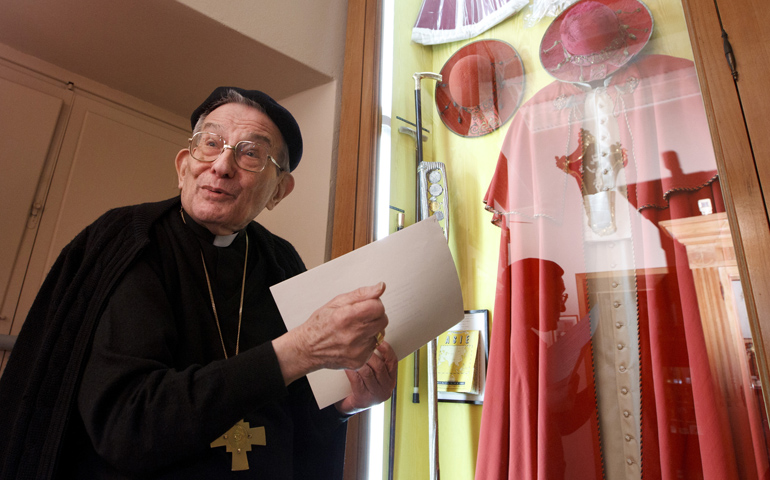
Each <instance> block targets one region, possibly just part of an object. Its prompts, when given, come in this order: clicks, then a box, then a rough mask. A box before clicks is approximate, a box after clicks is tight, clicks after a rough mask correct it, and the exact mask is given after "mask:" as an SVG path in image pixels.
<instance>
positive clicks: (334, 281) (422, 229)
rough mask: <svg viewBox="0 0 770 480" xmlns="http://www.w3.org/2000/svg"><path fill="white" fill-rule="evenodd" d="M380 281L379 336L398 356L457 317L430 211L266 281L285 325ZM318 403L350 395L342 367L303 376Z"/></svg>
mask: <svg viewBox="0 0 770 480" xmlns="http://www.w3.org/2000/svg"><path fill="white" fill-rule="evenodd" d="M381 281H382V282H385V285H386V288H385V293H383V295H382V297H381V300H382V303H383V305H384V306H385V313H386V314H387V315H388V320H389V323H388V327H387V328H386V330H385V340H386V341H387V342H388V343H390V345H391V346H392V347H393V350H395V352H396V355H397V356H398V359H399V360H401V359H402V358H404V357H406V356H407V355H409V354H410V353H412V352H414V351H415V350H417V349H418V348H420V347H421V346H423V345H425V344H426V343H428V342H429V341H430V340H431V339H433V338H436V337H437V336H439V335H440V334H441V333H443V332H445V331H446V330H448V329H449V328H450V327H452V326H453V325H455V324H456V323H458V322H459V321H460V320H462V319H463V316H464V312H463V299H462V291H461V289H460V281H459V279H458V276H457V270H456V268H455V264H454V261H453V260H452V254H451V252H450V251H449V246H448V245H447V242H446V238H445V237H444V233H443V231H442V229H441V227H440V226H439V224H438V222H437V221H436V219H435V218H433V217H431V218H428V219H426V220H423V221H421V222H418V223H416V224H414V225H411V226H409V227H407V228H405V229H403V230H401V231H399V232H396V233H393V234H391V235H389V236H387V237H385V238H384V239H382V240H379V241H377V242H374V243H371V244H369V245H366V246H364V247H361V248H359V249H357V250H354V251H352V252H350V253H348V254H346V255H343V256H341V257H338V258H336V259H334V260H332V261H331V262H328V263H325V264H323V265H321V266H319V267H316V268H314V269H312V270H309V271H307V272H305V273H303V274H301V275H297V276H296V277H293V278H290V279H289V280H286V281H284V282H281V283H279V284H277V285H274V286H272V287H270V290H271V292H272V293H273V298H274V299H275V303H276V304H277V305H278V310H279V311H280V312H281V316H282V317H283V320H284V322H285V323H286V328H287V329H288V330H291V329H293V328H295V327H297V326H299V325H301V324H302V323H304V322H305V321H306V320H307V319H308V318H310V315H311V314H312V313H313V312H314V311H316V310H318V308H320V307H322V306H323V305H325V304H326V303H327V302H328V301H329V300H331V299H332V298H334V297H336V296H337V295H339V294H342V293H346V292H349V291H352V290H355V289H357V288H359V287H364V286H369V285H374V284H376V283H378V282H381ZM308 380H309V381H310V386H311V388H312V389H313V394H314V395H315V398H316V401H317V402H318V406H319V408H324V407H326V406H328V405H331V404H332V403H334V402H336V401H338V400H341V399H343V398H345V397H346V396H348V395H349V394H350V393H351V389H350V383H349V382H348V378H347V375H345V372H344V371H343V370H328V369H324V370H318V371H316V372H313V373H311V374H310V375H308Z"/></svg>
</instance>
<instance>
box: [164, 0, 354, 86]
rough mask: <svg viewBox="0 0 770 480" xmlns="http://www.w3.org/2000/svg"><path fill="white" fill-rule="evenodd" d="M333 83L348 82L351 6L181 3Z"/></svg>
mask: <svg viewBox="0 0 770 480" xmlns="http://www.w3.org/2000/svg"><path fill="white" fill-rule="evenodd" d="M177 1H178V2H179V3H181V4H183V5H186V6H187V7H189V8H192V9H194V10H197V11H198V12H200V13H202V14H204V15H206V16H208V17H210V18H212V19H214V20H216V21H218V22H220V23H222V24H224V25H227V26H228V27H230V28H232V29H233V30H236V31H237V32H240V33H241V34H243V35H246V36H247V37H250V38H253V39H254V40H256V41H258V42H260V43H262V44H264V45H267V46H269V47H271V48H273V49H275V50H277V51H279V52H281V53H283V54H284V55H288V56H290V57H292V58H294V59H296V60H298V61H300V62H302V63H304V64H305V65H308V66H310V67H312V68H314V69H315V70H318V71H319V72H323V73H325V74H327V75H329V76H331V77H333V78H336V79H340V78H341V77H342V64H343V62H342V58H343V52H344V49H345V33H346V26H347V24H346V21H347V8H348V2H347V0H310V1H308V0H280V1H276V0H247V1H246V0H177Z"/></svg>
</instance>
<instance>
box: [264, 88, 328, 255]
mask: <svg viewBox="0 0 770 480" xmlns="http://www.w3.org/2000/svg"><path fill="white" fill-rule="evenodd" d="M336 96H337V82H330V83H328V84H326V85H322V86H320V87H316V88H313V89H310V90H306V91H304V92H302V93H299V94H297V95H293V96H291V97H288V98H284V99H281V100H280V103H281V104H282V105H283V106H284V107H286V108H287V109H288V110H289V111H290V112H292V114H293V115H294V117H295V118H296V119H297V123H299V126H300V129H301V130H302V137H303V142H304V150H303V151H304V153H303V155H302V161H301V162H300V164H299V166H298V167H297V169H296V170H295V171H294V173H293V175H294V179H295V181H296V185H295V187H294V191H293V192H292V193H291V195H289V196H288V197H286V198H285V199H284V200H283V201H282V202H281V203H280V204H279V205H278V206H277V207H276V208H275V209H273V210H272V211H268V210H265V211H263V212H262V213H260V215H259V217H258V218H257V221H258V222H259V223H261V224H262V225H264V226H265V227H266V228H267V229H268V230H270V231H271V232H273V233H275V234H276V235H278V236H280V237H283V238H285V239H286V240H288V241H290V242H291V243H292V244H293V245H294V247H295V248H296V249H297V251H298V252H299V254H300V255H301V256H302V259H303V260H304V262H305V265H307V267H308V268H313V267H316V266H318V265H321V264H322V263H323V262H324V260H325V255H326V250H327V249H326V242H327V231H328V225H329V215H330V214H329V202H330V199H331V193H330V192H331V184H332V159H333V158H334V157H335V152H334V148H335V144H336V142H335V139H336V133H335V131H336V128H335V114H334V112H335V111H336V109H337V105H336V103H337V101H336Z"/></svg>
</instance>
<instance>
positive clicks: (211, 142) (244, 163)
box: [189, 132, 286, 173]
mask: <svg viewBox="0 0 770 480" xmlns="http://www.w3.org/2000/svg"><path fill="white" fill-rule="evenodd" d="M189 141H190V155H191V156H192V157H193V158H194V159H196V160H198V161H199V162H213V161H214V160H216V159H217V158H219V156H220V155H222V152H224V151H225V149H226V148H229V149H231V150H232V151H233V153H234V154H235V163H236V164H237V165H238V166H239V167H241V168H242V169H244V170H246V171H249V172H254V173H259V172H261V171H262V170H264V169H265V167H266V166H267V159H268V158H269V159H270V161H271V162H273V165H275V166H276V167H277V168H278V172H279V173H283V172H285V171H286V170H285V169H284V168H283V167H281V166H280V165H278V162H276V161H275V159H274V158H273V157H271V156H270V155H269V154H268V153H267V152H268V149H267V147H266V146H265V145H262V144H261V143H256V142H248V141H245V140H244V141H242V142H238V143H236V144H235V146H232V145H228V144H227V143H226V142H225V139H224V138H222V136H221V135H218V134H216V133H210V132H198V133H196V134H195V135H193V136H192V138H190V139H189Z"/></svg>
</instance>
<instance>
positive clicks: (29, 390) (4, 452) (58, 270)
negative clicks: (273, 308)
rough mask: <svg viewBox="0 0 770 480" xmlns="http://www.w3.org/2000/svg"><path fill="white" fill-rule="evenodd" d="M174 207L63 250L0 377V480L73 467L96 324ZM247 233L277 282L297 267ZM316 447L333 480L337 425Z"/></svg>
mask: <svg viewBox="0 0 770 480" xmlns="http://www.w3.org/2000/svg"><path fill="white" fill-rule="evenodd" d="M179 206H180V204H179V199H178V198H174V199H170V200H167V201H164V202H159V203H150V204H143V205H139V206H135V207H125V208H120V209H116V210H112V211H110V212H108V213H106V214H105V215H103V216H102V217H101V218H100V219H99V220H97V221H96V222H94V224H92V225H91V226H89V227H88V228H86V229H85V230H84V231H83V232H81V234H79V235H78V236H77V237H76V238H75V239H74V240H73V241H72V242H71V243H70V244H69V245H68V246H67V247H66V248H65V249H64V250H63V251H62V253H61V255H60V256H59V258H58V260H57V261H56V263H55V264H54V266H53V268H52V269H51V272H50V273H49V275H48V277H47V278H46V281H45V282H44V284H43V286H42V287H41V290H40V292H39V294H38V297H37V298H36V301H35V303H34V304H33V306H32V308H31V309H30V313H29V315H28V317H27V320H26V322H25V324H24V327H23V328H22V332H21V333H20V335H19V338H18V340H17V343H16V345H15V348H14V352H13V354H12V355H11V358H10V359H9V362H8V365H7V367H6V371H5V373H4V375H3V377H2V379H0V405H2V409H1V410H0V432H3V434H2V435H0V458H3V467H2V473H0V478H2V479H6V478H8V479H10V478H57V476H62V475H65V474H67V473H68V472H71V471H72V468H73V466H72V465H71V464H68V462H72V461H73V460H72V459H73V458H75V457H77V455H73V452H72V451H71V450H72V449H73V448H79V447H78V446H82V445H84V444H85V442H87V441H88V440H87V437H85V431H84V429H83V428H82V422H81V421H80V417H79V415H78V406H77V399H78V389H79V387H80V384H81V381H82V378H83V372H84V369H85V365H86V361H87V360H88V358H89V354H90V348H91V345H92V342H93V336H94V332H95V331H96V330H97V326H98V321H99V319H100V318H101V317H102V315H103V313H104V309H105V306H106V305H107V303H108V300H109V298H110V296H111V293H112V292H113V290H114V289H115V286H116V285H117V284H118V282H120V281H121V279H122V278H123V277H124V275H125V273H126V272H127V271H128V270H129V269H130V268H131V267H132V265H134V264H135V263H136V262H137V259H138V258H140V257H141V256H142V255H143V254H144V253H145V252H146V251H147V249H148V246H149V245H150V241H151V238H152V235H153V234H152V230H153V225H154V224H155V223H156V222H157V221H158V220H159V219H160V218H161V217H163V215H168V213H169V212H171V211H176V210H178V209H179ZM248 228H249V232H250V238H255V237H256V238H257V239H258V241H259V242H261V243H262V244H264V245H266V246H267V247H268V249H269V253H270V254H269V255H268V257H270V258H273V259H274V262H275V265H274V267H275V268H276V269H277V270H278V271H279V272H283V274H282V276H283V277H285V278H288V277H290V276H292V275H296V274H297V273H300V272H301V271H303V270H304V265H303V264H302V262H301V260H299V257H298V255H297V254H296V252H295V251H294V249H293V248H292V247H291V246H290V244H288V242H285V241H284V240H282V239H280V238H278V237H275V236H273V235H272V234H270V233H269V232H267V231H266V230H265V229H264V228H262V227H260V226H259V225H257V224H256V223H254V222H252V224H250V226H249V227H248ZM324 447H325V450H324V452H323V456H324V457H325V459H324V460H325V461H324V462H322V464H323V468H322V471H325V473H324V474H323V477H324V478H335V477H339V476H340V475H339V474H340V473H341V469H342V457H343V455H344V424H343V425H342V427H341V428H339V429H337V431H335V433H334V435H333V438H330V439H329V442H328V444H326V445H325V446H324ZM74 453H77V452H74ZM312 456H313V457H315V456H316V455H312ZM308 460H311V458H308ZM327 465H328V466H327ZM318 466H322V465H318Z"/></svg>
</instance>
